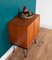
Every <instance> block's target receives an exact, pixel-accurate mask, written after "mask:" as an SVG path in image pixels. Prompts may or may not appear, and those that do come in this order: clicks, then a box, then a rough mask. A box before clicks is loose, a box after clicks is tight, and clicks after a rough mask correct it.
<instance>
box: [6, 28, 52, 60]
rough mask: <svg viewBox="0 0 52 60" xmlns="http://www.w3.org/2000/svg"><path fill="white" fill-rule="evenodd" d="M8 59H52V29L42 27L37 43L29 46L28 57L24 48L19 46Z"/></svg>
mask: <svg viewBox="0 0 52 60" xmlns="http://www.w3.org/2000/svg"><path fill="white" fill-rule="evenodd" d="M6 60H52V30H49V29H45V28H41V30H40V33H39V35H38V37H37V43H36V44H34V42H33V43H32V45H31V46H30V47H29V49H28V56H27V57H26V58H25V57H24V53H23V49H22V48H19V47H17V48H16V50H15V53H11V54H10V56H9V57H7V59H6Z"/></svg>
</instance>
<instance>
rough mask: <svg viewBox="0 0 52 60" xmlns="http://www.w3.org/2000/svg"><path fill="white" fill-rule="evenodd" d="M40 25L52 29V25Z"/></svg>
mask: <svg viewBox="0 0 52 60" xmlns="http://www.w3.org/2000/svg"><path fill="white" fill-rule="evenodd" d="M40 27H43V28H47V29H51V30H52V26H48V25H44V24H40Z"/></svg>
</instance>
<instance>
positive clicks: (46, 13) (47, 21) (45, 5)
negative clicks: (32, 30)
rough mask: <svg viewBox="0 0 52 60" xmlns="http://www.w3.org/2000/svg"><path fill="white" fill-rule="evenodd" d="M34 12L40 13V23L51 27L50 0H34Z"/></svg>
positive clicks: (51, 8)
mask: <svg viewBox="0 0 52 60" xmlns="http://www.w3.org/2000/svg"><path fill="white" fill-rule="evenodd" d="M36 1H37V3H36V13H39V14H40V17H41V18H40V24H41V25H44V27H45V26H47V27H50V28H51V29H52V0H36Z"/></svg>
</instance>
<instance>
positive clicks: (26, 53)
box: [23, 49, 28, 57]
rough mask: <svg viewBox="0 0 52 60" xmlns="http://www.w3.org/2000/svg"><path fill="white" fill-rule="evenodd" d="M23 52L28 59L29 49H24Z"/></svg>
mask: <svg viewBox="0 0 52 60" xmlns="http://www.w3.org/2000/svg"><path fill="white" fill-rule="evenodd" d="M23 52H24V57H27V55H28V49H23Z"/></svg>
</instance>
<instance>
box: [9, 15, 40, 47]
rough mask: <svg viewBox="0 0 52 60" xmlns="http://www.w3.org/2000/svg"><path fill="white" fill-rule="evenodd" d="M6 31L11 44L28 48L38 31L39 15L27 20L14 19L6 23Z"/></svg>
mask: <svg viewBox="0 0 52 60" xmlns="http://www.w3.org/2000/svg"><path fill="white" fill-rule="evenodd" d="M8 31H9V38H10V42H11V43H12V44H14V45H16V46H20V47H22V48H28V47H29V46H30V45H31V43H32V41H33V40H35V39H36V37H37V35H38V33H39V31H40V15H38V14H34V16H33V17H32V18H28V19H21V18H19V17H15V18H14V19H12V20H11V21H10V22H9V23H8ZM35 41H36V40H35Z"/></svg>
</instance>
